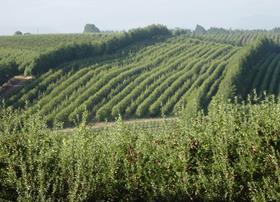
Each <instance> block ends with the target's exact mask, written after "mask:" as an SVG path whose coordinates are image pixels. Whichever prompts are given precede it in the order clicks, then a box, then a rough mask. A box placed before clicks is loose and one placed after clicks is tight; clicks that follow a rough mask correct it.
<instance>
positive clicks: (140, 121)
mask: <svg viewBox="0 0 280 202" xmlns="http://www.w3.org/2000/svg"><path fill="white" fill-rule="evenodd" d="M175 120H176V118H147V119H130V120H123V123H124V124H125V125H137V124H149V123H151V124H157V123H162V122H163V121H166V122H168V123H171V122H174V121H175ZM115 125H116V122H95V123H91V124H89V125H88V126H87V127H89V128H91V129H102V128H108V127H109V128H110V127H113V126H115ZM74 129H75V128H64V129H62V130H61V132H66V133H68V132H72V131H73V130H74Z"/></svg>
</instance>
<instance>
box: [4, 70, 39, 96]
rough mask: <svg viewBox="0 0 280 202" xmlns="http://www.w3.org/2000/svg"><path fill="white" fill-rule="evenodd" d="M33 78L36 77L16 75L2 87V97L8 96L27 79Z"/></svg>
mask: <svg viewBox="0 0 280 202" xmlns="http://www.w3.org/2000/svg"><path fill="white" fill-rule="evenodd" d="M32 79H34V78H33V77H32V76H23V75H18V76H14V77H13V78H11V79H10V80H9V81H8V82H6V83H4V84H3V85H2V86H1V87H0V97H6V96H8V95H10V94H12V93H13V92H14V91H15V89H17V88H19V87H22V86H24V84H25V83H26V82H27V81H29V80H32Z"/></svg>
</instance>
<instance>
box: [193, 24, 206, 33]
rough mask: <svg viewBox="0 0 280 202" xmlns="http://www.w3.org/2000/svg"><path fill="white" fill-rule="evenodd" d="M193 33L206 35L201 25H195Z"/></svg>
mask: <svg viewBox="0 0 280 202" xmlns="http://www.w3.org/2000/svg"><path fill="white" fill-rule="evenodd" d="M194 33H195V34H197V35H202V34H206V29H205V28H204V27H202V26H201V25H196V27H195V30H194Z"/></svg>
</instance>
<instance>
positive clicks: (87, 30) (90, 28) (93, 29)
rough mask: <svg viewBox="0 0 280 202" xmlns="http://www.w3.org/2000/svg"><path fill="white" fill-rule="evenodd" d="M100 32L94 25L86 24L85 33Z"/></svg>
mask: <svg viewBox="0 0 280 202" xmlns="http://www.w3.org/2000/svg"><path fill="white" fill-rule="evenodd" d="M92 32H100V30H99V29H98V28H97V27H96V26H95V25H94V24H86V25H85V28H84V33H92Z"/></svg>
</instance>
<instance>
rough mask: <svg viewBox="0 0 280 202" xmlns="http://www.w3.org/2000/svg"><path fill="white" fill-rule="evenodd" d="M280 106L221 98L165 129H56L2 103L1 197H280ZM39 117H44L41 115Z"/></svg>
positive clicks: (92, 199) (248, 198) (200, 199)
mask: <svg viewBox="0 0 280 202" xmlns="http://www.w3.org/2000/svg"><path fill="white" fill-rule="evenodd" d="M279 113H280V104H278V103H276V102H275V101H274V100H273V99H270V100H269V99H267V100H265V101H263V102H261V103H260V104H259V105H254V104H251V105H250V104H247V105H245V104H230V103H225V102H222V101H219V100H218V101H217V100H215V101H214V102H213V103H212V104H211V107H210V111H209V114H208V115H207V116H205V115H202V114H198V115H197V116H196V117H195V118H193V119H190V120H186V119H184V118H183V117H184V116H183V115H182V116H181V118H178V119H177V122H176V124H175V125H174V126H166V128H165V129H164V130H162V131H163V132H157V133H155V132H149V131H144V130H133V129H129V128H127V127H126V126H125V125H123V124H122V122H121V121H119V122H118V124H117V126H116V127H114V128H112V129H109V130H104V131H100V132H94V131H92V130H89V129H87V128H86V127H85V125H84V124H82V125H81V126H80V127H79V128H77V129H75V130H74V131H73V132H72V133H71V134H64V133H61V132H58V131H52V130H50V129H48V128H46V127H45V124H44V121H43V120H42V118H40V117H38V116H37V115H33V116H32V117H28V115H27V114H26V113H24V112H23V111H20V112H15V111H13V110H10V109H1V112H0V123H1V124H0V198H4V199H10V200H16V199H17V200H19V201H60V200H62V201H94V200H99V199H103V200H113V201H119V200H129V201H130V200H160V201H161V200H167V201H169V200H182V201H190V200H194V201H249V200H251V201H279V200H280V194H279V193H280V169H279V164H280V149H279V148H280V141H279V139H280V121H279ZM40 120H41V121H40Z"/></svg>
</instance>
